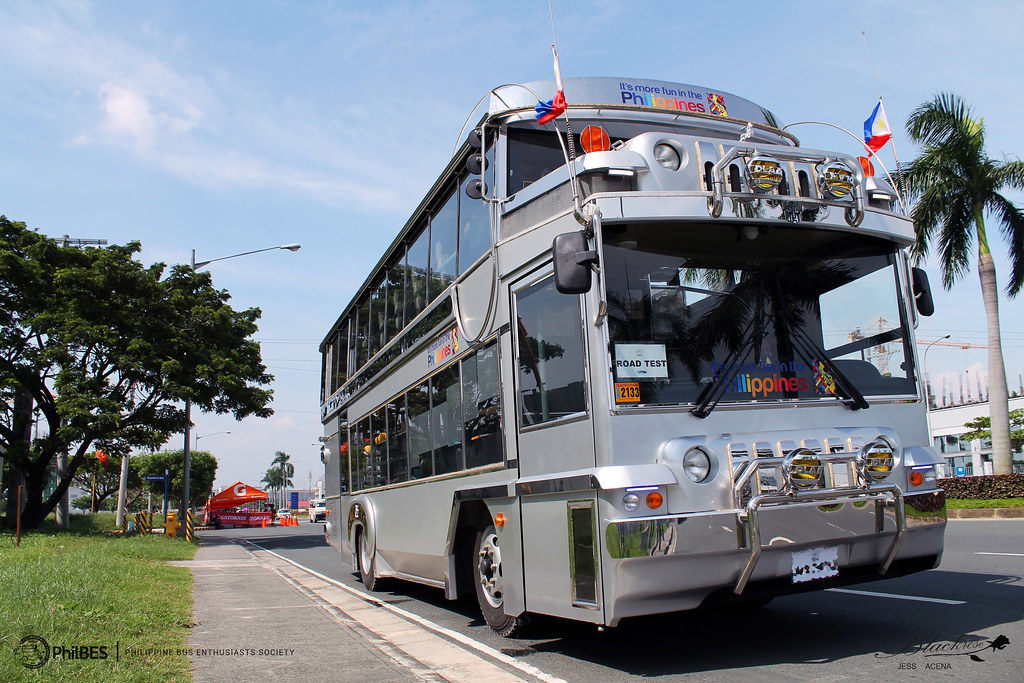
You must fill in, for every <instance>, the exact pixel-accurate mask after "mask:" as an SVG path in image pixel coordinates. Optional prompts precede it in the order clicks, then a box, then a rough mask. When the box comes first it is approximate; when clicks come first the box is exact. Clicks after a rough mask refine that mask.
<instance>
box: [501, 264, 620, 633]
mask: <svg viewBox="0 0 1024 683" xmlns="http://www.w3.org/2000/svg"><path fill="white" fill-rule="evenodd" d="M581 306H582V301H581V298H580V296H579V295H566V294H561V293H559V292H558V291H557V290H556V289H555V283H554V279H553V277H552V276H551V275H543V276H540V277H537V276H536V275H534V276H531V277H529V278H527V279H525V280H522V281H520V282H518V283H516V284H515V285H513V287H512V311H513V315H512V334H511V337H512V349H511V350H512V356H513V358H514V361H513V374H514V382H513V384H514V391H515V401H514V403H513V405H514V410H515V413H514V414H515V418H516V430H515V433H516V435H517V437H518V442H517V447H518V459H519V480H518V484H517V491H516V493H517V495H518V496H519V502H520V510H521V518H522V539H523V572H524V579H525V581H524V583H525V593H526V596H525V597H526V609H527V610H528V611H532V612H539V613H544V614H551V615H556V616H565V617H569V618H572V619H579V620H584V621H595V622H600V621H601V620H602V613H601V612H602V610H601V608H600V604H599V602H600V601H599V599H598V596H599V595H600V587H599V586H598V582H599V577H600V572H598V571H597V569H598V567H597V563H598V561H599V560H598V558H599V554H598V548H597V547H596V541H597V532H596V510H597V505H596V499H595V491H594V490H593V489H592V488H591V484H590V481H591V477H590V476H589V474H584V475H581V474H580V473H579V470H586V469H589V468H592V467H594V466H595V464H596V462H595V461H596V458H595V453H594V431H593V424H592V419H591V409H590V396H589V385H590V382H589V381H588V365H587V354H586V349H585V341H584V335H583V316H582V309H581ZM508 412H509V413H512V411H511V410H510V411H508ZM510 431H511V430H510Z"/></svg>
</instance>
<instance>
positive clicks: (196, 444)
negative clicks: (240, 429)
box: [192, 432, 231, 450]
mask: <svg viewBox="0 0 1024 683" xmlns="http://www.w3.org/2000/svg"><path fill="white" fill-rule="evenodd" d="M230 433H231V432H213V433H212V434H203V435H202V436H200V435H199V434H196V443H195V446H193V447H192V448H193V450H199V439H205V438H206V437H208V436H217V435H218V434H230Z"/></svg>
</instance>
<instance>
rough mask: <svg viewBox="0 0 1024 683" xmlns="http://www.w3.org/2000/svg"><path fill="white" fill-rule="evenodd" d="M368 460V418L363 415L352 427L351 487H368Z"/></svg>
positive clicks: (370, 484)
mask: <svg viewBox="0 0 1024 683" xmlns="http://www.w3.org/2000/svg"><path fill="white" fill-rule="evenodd" d="M369 460H370V418H369V417H364V418H363V419H362V420H360V421H359V422H357V423H356V424H355V425H353V427H352V477H353V480H354V481H353V482H352V489H353V490H354V491H358V490H359V489H365V488H369V487H370V486H373V484H372V483H371V482H370V481H369V479H368V478H367V476H366V475H367V472H368V470H369Z"/></svg>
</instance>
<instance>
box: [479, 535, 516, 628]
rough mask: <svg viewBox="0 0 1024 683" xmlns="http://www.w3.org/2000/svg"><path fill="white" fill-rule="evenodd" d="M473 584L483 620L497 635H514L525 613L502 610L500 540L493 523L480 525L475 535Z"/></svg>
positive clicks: (502, 588)
mask: <svg viewBox="0 0 1024 683" xmlns="http://www.w3.org/2000/svg"><path fill="white" fill-rule="evenodd" d="M474 560H475V567H476V570H475V572H474V578H475V581H474V584H475V585H476V599H477V602H478V603H480V611H481V612H482V613H483V617H484V621H486V622H487V625H488V626H490V627H491V629H492V630H493V631H494V632H495V633H497V634H498V635H500V636H503V637H505V638H508V637H511V636H513V635H517V634H519V633H521V632H522V630H523V629H524V627H525V626H526V617H525V615H524V616H521V617H513V616H509V615H507V614H505V610H504V604H505V590H504V580H503V578H502V572H501V541H500V539H499V538H498V533H497V531H496V530H495V528H494V525H493V524H492V525H491V526H488V527H487V528H485V529H481V530H480V531H479V532H477V535H476V556H475V558H474Z"/></svg>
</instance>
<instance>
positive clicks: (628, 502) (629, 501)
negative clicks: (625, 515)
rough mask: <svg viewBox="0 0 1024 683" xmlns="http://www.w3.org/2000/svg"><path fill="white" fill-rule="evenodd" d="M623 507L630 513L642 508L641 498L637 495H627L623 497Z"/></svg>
mask: <svg viewBox="0 0 1024 683" xmlns="http://www.w3.org/2000/svg"><path fill="white" fill-rule="evenodd" d="M622 507H624V508H626V509H627V510H629V511H630V512H632V511H633V510H636V509H637V508H638V507H640V496H638V495H636V494H635V493H627V494H626V495H624V496H623V497H622Z"/></svg>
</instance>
